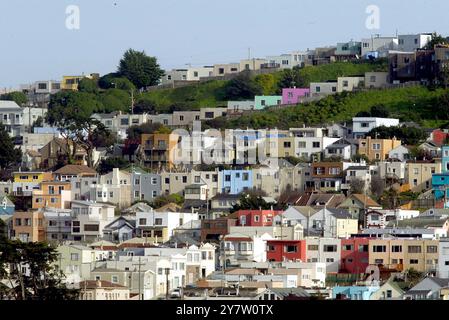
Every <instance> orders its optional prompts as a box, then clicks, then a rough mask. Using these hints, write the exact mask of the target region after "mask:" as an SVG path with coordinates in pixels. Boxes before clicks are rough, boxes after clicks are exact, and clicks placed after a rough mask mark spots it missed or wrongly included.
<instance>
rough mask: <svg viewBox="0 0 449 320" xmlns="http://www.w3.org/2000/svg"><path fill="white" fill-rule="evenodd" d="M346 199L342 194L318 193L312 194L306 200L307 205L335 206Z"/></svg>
mask: <svg viewBox="0 0 449 320" xmlns="http://www.w3.org/2000/svg"><path fill="white" fill-rule="evenodd" d="M345 199H346V197H345V195H344V194H332V193H319V194H312V195H311V196H310V198H309V200H308V202H307V205H308V206H316V207H324V206H326V207H327V208H336V207H337V206H338V205H340V204H341V203H342V202H343V201H344V200H345Z"/></svg>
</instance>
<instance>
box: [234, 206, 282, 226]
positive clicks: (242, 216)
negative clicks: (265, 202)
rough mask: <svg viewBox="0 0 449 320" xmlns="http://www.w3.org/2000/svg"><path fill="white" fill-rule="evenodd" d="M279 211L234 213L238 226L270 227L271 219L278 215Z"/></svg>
mask: <svg viewBox="0 0 449 320" xmlns="http://www.w3.org/2000/svg"><path fill="white" fill-rule="evenodd" d="M281 212H282V211H280V210H239V211H237V212H235V216H236V217H237V225H238V226H246V227H271V226H272V225H273V218H274V217H275V216H277V215H278V214H280V213H281Z"/></svg>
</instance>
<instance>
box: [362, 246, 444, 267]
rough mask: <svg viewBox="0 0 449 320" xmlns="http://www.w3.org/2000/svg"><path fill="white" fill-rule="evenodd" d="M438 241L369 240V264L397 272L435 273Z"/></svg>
mask: <svg viewBox="0 0 449 320" xmlns="http://www.w3.org/2000/svg"><path fill="white" fill-rule="evenodd" d="M438 243H439V241H438V240H425V239H371V240H370V241H369V263H370V264H371V265H382V266H384V267H386V268H389V269H395V270H398V271H403V270H409V269H412V268H413V269H414V270H416V271H419V272H429V271H436V269H437V266H438V258H439V257H438Z"/></svg>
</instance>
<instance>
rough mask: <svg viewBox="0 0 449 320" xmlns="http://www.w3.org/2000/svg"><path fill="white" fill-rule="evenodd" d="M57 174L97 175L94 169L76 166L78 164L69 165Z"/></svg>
mask: <svg viewBox="0 0 449 320" xmlns="http://www.w3.org/2000/svg"><path fill="white" fill-rule="evenodd" d="M55 173H56V174H69V175H78V174H83V173H87V174H97V171H95V170H94V169H92V168H89V167H88V166H84V165H76V164H68V165H66V166H64V167H62V168H60V169H58V170H56V171H55Z"/></svg>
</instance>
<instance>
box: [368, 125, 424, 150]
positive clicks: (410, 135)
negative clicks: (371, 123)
mask: <svg viewBox="0 0 449 320" xmlns="http://www.w3.org/2000/svg"><path fill="white" fill-rule="evenodd" d="M368 135H370V136H371V137H377V138H378V139H393V138H396V139H398V140H401V141H402V142H403V143H404V144H406V145H416V144H418V143H419V142H421V141H424V140H425V139H426V138H427V133H426V132H425V131H424V130H423V129H421V128H416V127H407V126H405V125H403V126H394V127H386V126H380V127H377V128H374V129H372V130H371V131H370V132H369V133H368Z"/></svg>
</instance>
